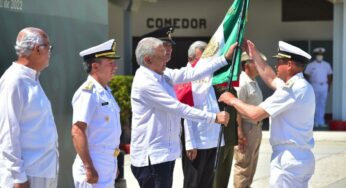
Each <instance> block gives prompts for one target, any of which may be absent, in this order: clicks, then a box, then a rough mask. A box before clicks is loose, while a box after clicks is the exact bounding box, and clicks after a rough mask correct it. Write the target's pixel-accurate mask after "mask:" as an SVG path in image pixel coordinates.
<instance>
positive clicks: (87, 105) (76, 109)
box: [72, 91, 97, 125]
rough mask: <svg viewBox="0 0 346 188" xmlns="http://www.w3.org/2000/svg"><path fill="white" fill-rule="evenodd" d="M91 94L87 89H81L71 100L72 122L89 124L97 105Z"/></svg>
mask: <svg viewBox="0 0 346 188" xmlns="http://www.w3.org/2000/svg"><path fill="white" fill-rule="evenodd" d="M92 96H93V94H92V93H91V92H88V91H81V92H80V93H79V94H77V96H75V97H74V100H73V101H72V106H73V122H72V123H73V124H74V123H76V122H78V121H81V122H84V123H86V124H87V125H89V124H90V120H91V118H92V115H93V113H94V112H95V109H96V107H97V105H96V100H95V99H94V98H93V97H92Z"/></svg>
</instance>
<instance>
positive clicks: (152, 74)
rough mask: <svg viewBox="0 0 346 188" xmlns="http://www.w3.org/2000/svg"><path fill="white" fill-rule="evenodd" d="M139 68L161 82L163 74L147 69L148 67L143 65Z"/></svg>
mask: <svg viewBox="0 0 346 188" xmlns="http://www.w3.org/2000/svg"><path fill="white" fill-rule="evenodd" d="M140 69H141V70H142V71H143V72H144V73H146V74H148V75H150V76H152V77H153V78H154V79H155V80H156V81H158V82H162V80H163V75H161V74H157V73H156V72H154V71H152V70H150V69H148V68H147V67H145V66H141V67H140Z"/></svg>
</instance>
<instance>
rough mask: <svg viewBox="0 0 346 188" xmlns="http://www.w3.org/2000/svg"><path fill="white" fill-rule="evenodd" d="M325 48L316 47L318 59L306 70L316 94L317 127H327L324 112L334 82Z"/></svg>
mask: <svg viewBox="0 0 346 188" xmlns="http://www.w3.org/2000/svg"><path fill="white" fill-rule="evenodd" d="M325 51H326V50H325V49H324V48H315V49H314V50H313V53H314V54H316V59H315V60H314V61H312V62H311V63H309V64H308V65H307V67H306V69H305V71H304V74H305V77H306V78H307V80H308V81H309V82H310V83H311V85H312V86H313V88H314V92H315V96H316V111H315V118H314V121H315V124H314V127H315V128H327V125H326V124H325V121H324V113H325V108H326V103H327V97H328V91H329V88H330V86H331V84H332V78H333V71H332V68H331V66H330V64H329V63H328V62H326V61H324V60H323V54H324V52H325Z"/></svg>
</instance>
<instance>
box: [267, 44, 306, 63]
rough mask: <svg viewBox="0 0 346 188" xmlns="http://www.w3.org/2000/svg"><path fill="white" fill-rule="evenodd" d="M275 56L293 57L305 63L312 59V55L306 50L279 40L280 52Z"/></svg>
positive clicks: (278, 57)
mask: <svg viewBox="0 0 346 188" xmlns="http://www.w3.org/2000/svg"><path fill="white" fill-rule="evenodd" d="M273 57H274V58H277V59H291V60H294V61H296V62H299V63H304V64H306V63H308V62H309V60H310V59H311V55H310V54H308V53H306V52H305V51H304V50H302V49H300V48H298V47H296V46H293V45H291V44H288V43H286V42H283V41H279V49H278V54H277V55H275V56H273Z"/></svg>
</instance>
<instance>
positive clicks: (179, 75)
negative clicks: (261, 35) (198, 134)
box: [131, 37, 236, 188]
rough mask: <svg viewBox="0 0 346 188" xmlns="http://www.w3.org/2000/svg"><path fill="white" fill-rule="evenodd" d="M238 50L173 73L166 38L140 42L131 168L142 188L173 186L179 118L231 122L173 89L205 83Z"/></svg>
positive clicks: (224, 114)
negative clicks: (185, 99) (180, 97)
mask: <svg viewBox="0 0 346 188" xmlns="http://www.w3.org/2000/svg"><path fill="white" fill-rule="evenodd" d="M235 46H236V45H233V46H232V47H231V48H230V50H229V51H228V53H227V54H226V55H225V57H223V56H222V57H218V58H215V59H213V60H212V62H209V63H206V64H205V65H203V66H197V67H196V68H194V69H191V68H186V67H183V68H181V69H175V70H173V69H169V68H166V63H167V61H166V58H165V54H166V50H165V48H164V46H163V43H162V41H161V40H159V39H156V38H152V37H149V38H144V39H142V40H141V41H140V42H139V43H138V46H137V48H136V58H137V62H138V64H139V65H140V67H139V68H138V69H137V71H136V74H135V77H134V80H133V84H132V91H131V105H132V134H131V163H132V165H131V169H132V173H133V174H134V176H135V177H136V179H137V181H138V183H139V185H140V186H141V187H148V188H149V187H150V188H170V187H172V182H173V169H174V164H175V159H177V158H178V157H179V156H180V155H181V148H180V118H186V119H189V120H192V121H198V122H206V123H218V124H227V122H228V120H229V115H228V113H227V112H218V113H213V112H208V111H202V110H198V109H196V108H193V107H190V106H188V105H186V104H183V103H181V102H179V101H178V100H177V99H176V95H175V92H174V89H173V85H174V84H177V83H184V82H190V81H192V80H198V79H201V78H203V77H205V76H207V75H210V74H212V73H213V72H214V71H216V70H217V69H219V68H221V67H223V66H225V65H226V64H227V61H226V59H228V60H229V59H231V56H232V53H233V50H234V48H235ZM215 126H219V125H215Z"/></svg>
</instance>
